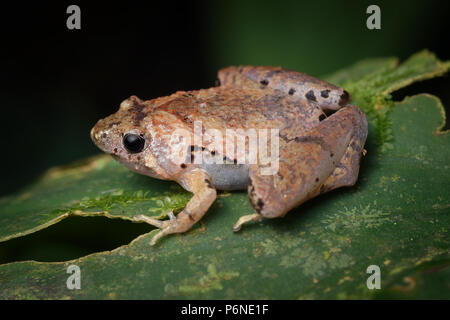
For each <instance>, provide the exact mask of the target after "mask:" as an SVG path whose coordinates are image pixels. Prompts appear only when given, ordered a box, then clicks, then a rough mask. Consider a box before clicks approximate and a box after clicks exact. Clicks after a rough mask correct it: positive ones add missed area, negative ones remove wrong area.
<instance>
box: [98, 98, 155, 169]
mask: <svg viewBox="0 0 450 320" xmlns="http://www.w3.org/2000/svg"><path fill="white" fill-rule="evenodd" d="M146 114H147V113H146V105H145V103H144V102H143V101H141V100H140V99H139V98H138V97H136V96H131V97H130V98H129V99H127V100H125V101H123V102H122V103H121V104H120V108H119V110H118V111H117V112H116V113H114V114H112V115H110V116H108V117H106V118H104V119H101V120H99V121H98V122H97V124H96V125H95V126H94V127H93V128H92V129H91V139H92V141H93V142H94V143H95V145H97V147H99V148H100V149H101V150H102V151H104V152H106V153H108V154H110V155H111V156H112V157H113V158H114V159H116V160H117V161H119V162H120V163H122V164H124V165H125V166H127V167H128V168H130V169H131V170H133V171H136V172H138V173H141V174H145V175H149V176H152V177H155V178H161V175H160V174H159V173H161V172H162V171H161V170H162V169H161V168H160V167H159V166H158V165H157V164H156V161H155V159H154V157H153V155H152V153H151V151H150V148H149V146H150V144H151V141H152V137H151V135H150V134H149V133H148V132H147V131H146V130H145V124H144V123H145V117H146ZM158 172H159V173H158Z"/></svg>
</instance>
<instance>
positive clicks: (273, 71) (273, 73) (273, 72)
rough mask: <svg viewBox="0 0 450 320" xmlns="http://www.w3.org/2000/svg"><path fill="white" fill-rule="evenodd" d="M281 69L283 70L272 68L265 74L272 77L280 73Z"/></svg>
mask: <svg viewBox="0 0 450 320" xmlns="http://www.w3.org/2000/svg"><path fill="white" fill-rule="evenodd" d="M282 71H283V70H272V71H269V72H267V74H266V78H272V77H273V75H275V74H278V73H280V72H282Z"/></svg>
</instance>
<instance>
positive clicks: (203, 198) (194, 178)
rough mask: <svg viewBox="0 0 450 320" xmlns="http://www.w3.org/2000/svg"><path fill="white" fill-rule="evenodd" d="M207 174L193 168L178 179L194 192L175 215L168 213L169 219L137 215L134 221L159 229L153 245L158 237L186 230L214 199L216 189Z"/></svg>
mask: <svg viewBox="0 0 450 320" xmlns="http://www.w3.org/2000/svg"><path fill="white" fill-rule="evenodd" d="M209 179H210V177H209V175H208V174H207V173H206V172H205V171H203V170H201V169H194V170H192V171H190V172H187V173H185V174H184V175H183V177H182V178H181V179H180V181H179V182H180V184H181V185H182V186H183V187H184V188H185V189H187V190H189V191H191V192H193V193H194V196H193V197H192V198H191V199H190V200H189V202H188V203H187V204H186V207H185V208H184V209H183V211H181V212H180V213H179V214H178V215H177V216H176V217H175V216H173V215H169V218H170V220H166V221H161V220H157V219H153V218H151V217H147V216H143V215H139V216H136V217H135V218H134V220H135V221H142V222H146V223H149V224H151V225H154V226H155V227H158V228H160V229H161V230H160V231H159V232H158V233H157V234H156V235H154V236H153V238H152V240H151V241H150V244H151V245H154V244H155V243H156V241H158V240H159V239H160V238H162V237H164V236H166V235H168V234H172V233H182V232H186V231H188V230H189V229H191V227H192V226H193V225H194V224H195V223H196V222H198V221H199V220H200V219H201V218H202V217H203V215H204V214H205V213H206V211H207V210H208V209H209V207H210V206H211V204H212V203H213V202H214V200H215V199H216V189H215V188H214V187H213V186H212V185H211V182H210V180H209Z"/></svg>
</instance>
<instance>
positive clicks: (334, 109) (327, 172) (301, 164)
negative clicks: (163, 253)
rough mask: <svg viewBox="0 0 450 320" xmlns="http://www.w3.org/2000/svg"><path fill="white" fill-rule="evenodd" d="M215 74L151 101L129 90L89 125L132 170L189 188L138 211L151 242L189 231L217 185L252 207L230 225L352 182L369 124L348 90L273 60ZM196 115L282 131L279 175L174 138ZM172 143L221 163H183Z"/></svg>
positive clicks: (207, 142) (211, 122) (206, 123)
mask: <svg viewBox="0 0 450 320" xmlns="http://www.w3.org/2000/svg"><path fill="white" fill-rule="evenodd" d="M218 77H219V80H220V86H217V87H213V88H209V89H204V90H198V91H189V92H185V91H178V92H176V93H175V94H172V95H170V96H167V97H162V98H157V99H153V100H149V101H142V100H140V99H139V98H137V97H135V96H132V97H130V98H129V99H127V100H125V101H124V102H122V104H121V105H120V109H119V111H117V112H116V113H115V114H113V115H111V116H109V117H107V118H105V119H102V120H100V121H99V122H98V123H97V124H96V125H95V127H94V128H93V129H92V131H91V137H92V140H93V141H94V143H95V144H96V145H97V146H98V147H99V148H100V149H102V150H103V151H105V152H107V153H109V154H111V155H112V156H113V157H114V158H115V159H117V160H118V161H120V162H121V163H123V164H124V165H126V166H127V167H129V168H130V169H132V170H134V171H136V172H139V173H141V174H145V175H148V176H151V177H154V178H158V179H166V180H174V181H177V182H178V183H179V184H180V185H181V186H183V187H184V188H185V189H186V190H188V191H191V192H193V193H194V196H193V197H192V199H191V200H190V201H189V203H188V204H187V205H186V207H185V208H184V209H183V211H182V212H180V213H179V214H178V215H177V217H174V216H173V215H170V220H167V221H159V220H155V219H152V218H150V217H146V216H142V215H141V216H137V217H135V220H136V221H145V222H147V223H150V224H152V225H155V226H157V227H159V228H161V231H160V232H159V233H158V234H157V235H155V237H154V238H153V239H152V244H154V243H155V242H156V241H157V240H158V239H159V238H161V237H162V236H164V235H166V234H170V233H180V232H185V231H187V230H189V229H190V228H191V227H192V225H194V224H195V223H196V222H197V221H198V220H200V219H201V217H202V216H203V215H204V214H205V212H206V211H207V210H208V208H209V207H210V205H211V204H212V203H213V202H214V200H215V198H216V189H228V190H236V189H244V188H248V194H249V199H250V202H251V204H252V206H253V207H254V209H255V211H256V213H255V214H252V215H247V216H243V217H241V218H240V219H239V221H238V222H237V223H236V224H235V225H234V227H233V230H235V231H237V230H239V229H240V227H241V225H242V224H244V223H246V222H249V221H256V220H259V219H261V218H263V217H264V218H274V217H282V216H284V215H285V214H286V213H287V212H288V211H289V210H291V209H292V208H295V207H296V206H298V205H300V204H301V203H303V202H305V201H306V200H308V199H310V198H312V197H315V196H316V195H318V194H320V193H324V192H327V191H330V190H333V189H336V188H338V187H342V186H351V185H354V183H355V182H356V180H357V178H358V172H359V163H360V158H361V154H362V152H363V150H364V149H363V147H364V143H365V140H366V137H367V122H366V118H365V115H364V114H363V113H362V112H361V110H360V109H359V108H358V107H356V106H353V105H350V104H348V102H349V99H350V97H349V95H348V93H347V92H346V91H345V90H343V89H342V88H339V87H336V86H334V85H332V84H329V83H327V82H324V81H321V80H318V79H316V78H313V77H311V76H308V75H306V74H302V73H299V72H295V71H290V70H285V69H282V68H277V67H251V66H243V67H228V68H225V69H222V70H220V71H219V74H218ZM327 115H328V116H327ZM194 121H201V122H202V126H203V131H205V130H207V129H217V130H219V131H220V132H221V133H222V134H223V135H224V136H225V130H226V129H241V128H243V129H247V128H253V129H256V130H257V129H272V128H277V129H279V130H280V131H279V133H280V135H279V136H280V138H279V170H278V172H277V174H274V175H261V173H260V164H240V163H236V160H235V159H236V158H237V155H236V154H234V152H232V153H230V152H227V151H226V149H224V150H225V151H224V152H223V154H219V153H218V152H216V150H215V148H216V146H215V145H214V144H213V142H212V140H211V139H208V137H204V138H203V141H202V142H201V143H200V144H199V145H195V144H192V143H188V142H185V141H176V142H174V141H173V140H171V136H172V133H173V132H174V131H175V130H176V129H186V130H188V131H189V132H192V136H191V137H192V140H191V141H195V140H194V134H193V132H194ZM127 133H128V134H129V133H133V134H136V135H140V136H141V137H142V138H143V139H145V147H144V149H143V150H142V151H141V152H138V153H130V152H129V151H127V149H126V148H125V147H124V145H123V137H124V135H125V134H127ZM200 141H201V140H200ZM174 145H176V146H177V147H180V148H181V149H183V148H185V149H186V150H190V153H191V154H192V155H193V156H194V159H195V158H196V157H198V156H201V155H203V156H215V157H220V158H223V159H225V160H226V162H227V163H226V164H223V165H220V168H219V167H208V166H205V165H204V164H201V163H195V161H192V159H187V161H186V162H183V163H182V164H181V165H180V163H179V161H176V160H177V159H175V158H174V155H173V149H172V148H173V147H174ZM246 148H247V149H248V144H246ZM183 150H184V149H183Z"/></svg>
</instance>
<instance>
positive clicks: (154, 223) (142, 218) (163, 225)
mask: <svg viewBox="0 0 450 320" xmlns="http://www.w3.org/2000/svg"><path fill="white" fill-rule="evenodd" d="M133 220H134V221H136V222H145V223H148V224H151V225H152V226H155V227H157V228H160V229H163V228H166V227H167V225H168V221H161V220H157V219H154V218H150V217H147V216H146V215H143V214H140V215H137V216H134V217H133Z"/></svg>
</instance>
